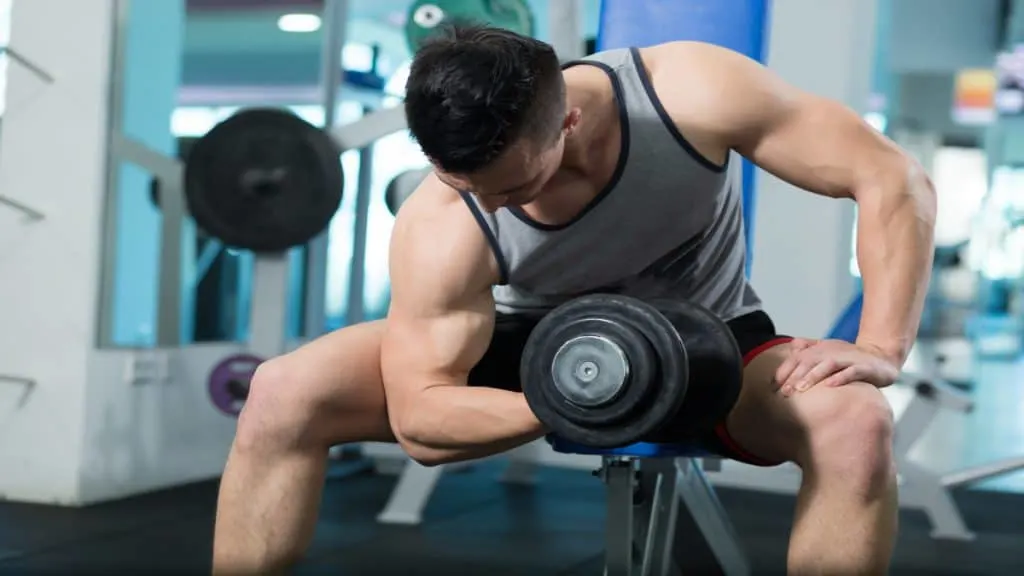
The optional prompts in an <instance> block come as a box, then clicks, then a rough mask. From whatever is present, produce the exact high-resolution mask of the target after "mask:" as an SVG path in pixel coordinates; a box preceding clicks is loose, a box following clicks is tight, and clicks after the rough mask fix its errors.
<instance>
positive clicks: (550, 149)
mask: <svg viewBox="0 0 1024 576" xmlns="http://www.w3.org/2000/svg"><path fill="white" fill-rule="evenodd" d="M564 150H565V134H564V132H561V133H559V135H558V137H557V138H556V139H555V140H554V141H553V142H552V141H549V142H546V143H544V144H536V143H534V142H530V141H529V140H527V139H522V140H520V141H519V142H516V143H515V144H513V145H512V146H510V147H509V149H508V150H507V151H506V152H505V153H504V154H502V155H501V156H499V157H498V158H497V160H495V161H494V162H492V163H491V164H490V165H489V166H487V167H485V168H483V169H481V170H479V171H477V172H474V173H472V174H448V173H443V172H439V173H438V178H440V179H441V181H442V182H444V183H445V184H448V185H449V186H451V187H452V188H455V189H456V190H462V191H465V192H469V193H471V194H473V195H474V196H476V197H477V198H478V199H479V200H480V205H481V206H482V207H483V209H484V210H486V211H487V212H494V211H495V210H497V209H498V208H501V207H502V206H522V205H523V204H529V203H530V202H532V201H533V200H534V199H535V198H537V196H538V195H540V194H541V192H542V191H543V189H544V185H545V184H547V182H548V180H550V179H551V177H552V176H554V174H555V172H557V171H558V167H559V166H560V165H561V163H562V153H563V151H564Z"/></svg>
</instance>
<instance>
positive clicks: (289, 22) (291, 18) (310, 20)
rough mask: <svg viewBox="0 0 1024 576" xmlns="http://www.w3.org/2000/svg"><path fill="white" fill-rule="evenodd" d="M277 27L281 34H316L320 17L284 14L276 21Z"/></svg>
mask: <svg viewBox="0 0 1024 576" xmlns="http://www.w3.org/2000/svg"><path fill="white" fill-rule="evenodd" d="M277 27H278V28H280V29H281V30H282V31H283V32H316V31H317V30H319V29H320V17H319V16H317V15H316V14H285V15H284V16H281V17H280V18H278V19H277Z"/></svg>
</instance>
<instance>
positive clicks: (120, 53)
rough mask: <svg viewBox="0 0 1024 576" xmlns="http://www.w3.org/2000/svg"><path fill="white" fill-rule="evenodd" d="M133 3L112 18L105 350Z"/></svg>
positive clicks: (110, 336) (100, 334)
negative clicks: (116, 146)
mask: <svg viewBox="0 0 1024 576" xmlns="http://www.w3.org/2000/svg"><path fill="white" fill-rule="evenodd" d="M130 10H131V2H130V0H115V2H114V14H113V18H112V20H113V21H112V23H111V24H112V27H113V38H112V39H111V40H112V41H111V52H112V54H111V56H112V62H111V65H110V93H109V95H108V97H107V114H108V115H109V117H108V119H107V141H108V151H107V167H106V168H107V169H106V182H105V185H106V193H105V194H104V198H103V238H102V242H103V258H102V259H101V266H102V271H101V272H100V297H99V302H98V303H97V304H98V305H99V314H98V316H99V317H98V320H99V322H98V325H97V327H96V328H97V330H96V340H97V346H98V347H100V348H106V347H109V346H112V345H113V343H114V306H115V302H114V285H115V276H116V275H117V198H118V192H119V191H120V187H119V186H120V183H121V179H120V173H121V161H120V158H118V157H117V155H115V154H114V153H113V151H112V150H109V148H110V147H112V141H113V140H114V138H115V136H120V135H121V126H122V124H123V119H124V66H125V52H126V50H125V46H126V45H127V43H128V18H129V16H130Z"/></svg>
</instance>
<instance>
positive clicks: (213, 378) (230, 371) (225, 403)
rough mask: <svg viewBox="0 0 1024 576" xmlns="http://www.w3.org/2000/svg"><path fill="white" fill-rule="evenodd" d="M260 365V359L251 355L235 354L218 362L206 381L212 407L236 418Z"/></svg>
mask: <svg viewBox="0 0 1024 576" xmlns="http://www.w3.org/2000/svg"><path fill="white" fill-rule="evenodd" d="M262 363H263V359H262V358H260V357H258V356H253V355H252V354H236V355H234V356H228V357H227V358H225V359H223V360H221V361H220V362H218V363H217V365H216V366H214V367H213V370H211V371H210V377H209V379H208V381H207V389H208V390H209V392H210V400H212V401H213V405H214V406H216V407H217V409H218V410H220V411H221V412H223V413H225V414H227V415H229V416H238V414H239V413H240V412H241V411H242V406H244V405H245V399H246V398H248V396H249V381H250V380H252V375H253V373H254V372H256V367H257V366H259V365H260V364H262Z"/></svg>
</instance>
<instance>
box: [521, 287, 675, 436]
mask: <svg viewBox="0 0 1024 576" xmlns="http://www.w3.org/2000/svg"><path fill="white" fill-rule="evenodd" d="M574 318H575V319H579V318H594V319H601V318H614V319H615V321H616V322H620V323H623V324H627V325H629V326H631V327H634V328H639V330H638V331H639V333H640V334H642V335H643V336H644V338H645V339H646V340H647V341H648V343H649V345H650V346H651V349H652V350H653V351H654V354H655V357H656V358H658V359H659V361H658V362H656V363H655V364H656V366H647V367H646V368H648V369H650V368H654V369H655V370H654V373H653V374H652V376H653V378H652V379H651V380H650V381H649V385H650V386H651V390H650V393H649V399H648V401H647V402H645V403H644V404H643V406H642V407H641V408H640V410H639V411H638V412H636V413H634V414H632V415H630V417H628V418H625V419H620V420H619V421H617V422H612V423H609V425H604V426H602V425H600V424H594V425H584V424H579V423H576V422H573V421H571V420H568V419H566V418H564V417H562V416H561V415H560V414H559V412H558V411H556V410H555V409H554V408H553V406H552V405H551V404H550V401H549V398H550V397H551V396H550V393H549V392H548V391H547V389H549V388H553V387H554V384H553V382H552V381H551V376H550V366H551V363H550V357H551V356H552V355H553V354H554V350H557V349H558V347H559V346H560V345H561V342H564V340H562V341H561V342H550V341H548V342H545V338H544V335H545V334H548V333H550V332H554V331H555V330H554V328H555V327H556V326H558V325H559V324H562V323H565V322H566V321H567V319H574ZM637 368H640V367H639V366H638V367H634V368H633V369H634V370H636V369H637ZM520 374H521V379H522V385H523V392H524V394H525V396H526V399H527V402H528V403H529V404H530V407H531V409H532V410H533V411H534V413H535V414H536V415H537V418H538V419H540V420H541V422H543V423H544V424H545V425H546V426H547V427H548V428H549V429H551V431H552V432H554V433H555V434H557V435H559V436H561V437H562V438H564V439H566V440H569V441H571V442H576V443H579V444H583V445H586V446H592V447H595V448H613V447H618V446H624V445H627V444H631V443H634V442H637V441H638V440H640V439H642V438H643V437H644V436H645V435H648V434H650V433H651V432H653V431H654V430H657V429H658V428H660V427H662V426H663V425H664V423H665V422H666V421H667V420H670V419H671V418H672V417H673V416H674V415H675V414H676V412H677V411H678V410H679V407H680V406H681V405H682V403H683V400H684V398H685V396H686V381H687V362H686V350H685V348H683V343H682V340H681V339H680V338H679V335H678V334H677V333H676V331H675V328H674V327H673V326H672V324H671V323H670V322H669V321H668V320H667V319H666V318H665V317H664V316H663V315H662V314H661V313H659V312H658V311H657V310H656V309H655V308H654V307H652V306H650V305H648V304H646V303H644V302H643V301H640V300H638V299H635V298H630V297H626V296H618V295H606V294H594V295H588V296H583V297H581V298H578V299H575V300H573V301H570V302H568V303H566V304H563V305H562V306H559V307H558V308H555V309H554V310H552V311H551V312H550V313H549V314H548V315H547V316H545V317H544V318H543V319H542V320H541V322H540V323H538V325H537V327H536V328H535V329H534V331H533V333H532V334H531V336H530V340H528V341H527V345H526V348H525V350H524V353H523V358H522V362H521V365H520Z"/></svg>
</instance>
